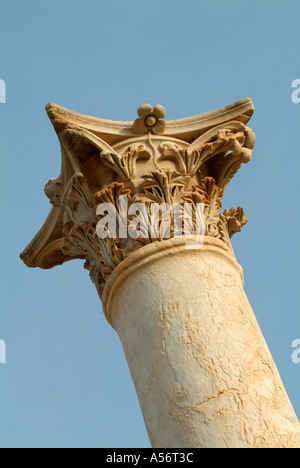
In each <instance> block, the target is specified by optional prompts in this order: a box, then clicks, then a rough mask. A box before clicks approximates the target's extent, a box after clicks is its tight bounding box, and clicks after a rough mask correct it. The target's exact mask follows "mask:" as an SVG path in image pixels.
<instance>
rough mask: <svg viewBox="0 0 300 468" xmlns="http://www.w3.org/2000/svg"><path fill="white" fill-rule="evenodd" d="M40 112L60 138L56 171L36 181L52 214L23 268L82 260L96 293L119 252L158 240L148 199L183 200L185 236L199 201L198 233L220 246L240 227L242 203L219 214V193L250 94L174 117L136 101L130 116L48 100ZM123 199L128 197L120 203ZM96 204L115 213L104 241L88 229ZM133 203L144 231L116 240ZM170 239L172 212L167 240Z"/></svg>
mask: <svg viewBox="0 0 300 468" xmlns="http://www.w3.org/2000/svg"><path fill="white" fill-rule="evenodd" d="M47 111H48V115H49V117H50V119H51V120H52V123H53V125H54V127H55V130H56V132H57V134H58V137H59V140H60V142H61V147H62V173H61V175H60V176H59V178H57V179H52V180H50V181H49V182H48V184H47V185H46V187H45V193H46V195H47V196H48V197H49V199H50V202H51V203H52V205H53V210H52V212H51V213H50V215H49V218H48V220H47V221H46V223H45V225H44V226H43V228H42V230H41V231H40V233H39V234H38V235H37V237H36V238H35V239H34V240H33V242H32V243H31V244H30V245H29V246H28V247H27V249H26V250H25V251H24V253H23V254H22V259H23V260H24V261H25V263H26V264H27V265H28V266H33V267H34V266H39V267H42V268H51V267H53V266H55V265H58V264H61V263H63V262H64V261H67V260H71V259H73V258H80V259H85V260H86V262H85V268H87V269H88V270H89V271H90V276H91V278H92V280H93V282H94V283H95V285H96V287H97V290H98V292H99V295H100V297H102V294H103V289H104V287H105V284H106V282H107V279H108V278H109V276H110V275H111V273H112V272H113V271H114V269H115V268H116V267H117V266H118V265H119V264H120V263H121V262H122V261H123V260H124V259H125V258H126V257H127V256H128V255H130V254H131V253H132V252H133V251H135V250H136V249H138V248H141V247H143V246H145V245H147V244H150V243H152V242H158V241H160V240H162V239H165V238H166V232H164V223H163V222H162V219H163V216H162V214H161V213H158V217H159V219H158V223H159V230H158V233H157V234H156V236H155V237H153V232H151V229H150V216H151V214H150V211H151V206H152V204H153V203H157V204H163V203H165V204H168V205H169V206H172V207H173V206H176V207H182V208H183V207H184V205H185V204H186V203H189V204H190V205H191V206H192V207H193V210H192V211H191V213H190V218H191V222H190V224H189V226H190V227H191V229H192V232H195V227H196V207H197V204H199V203H201V204H203V207H204V208H203V210H204V211H203V213H204V232H203V234H204V236H209V237H214V238H217V239H220V240H222V241H223V242H225V243H226V244H227V245H228V246H230V238H231V237H232V235H233V234H235V233H236V232H238V231H240V230H241V228H242V227H243V226H244V225H245V224H246V222H247V218H246V216H245V214H244V212H243V209H242V208H241V207H238V208H237V209H235V208H231V209H230V210H225V211H223V212H222V197H223V193H224V190H225V188H226V186H227V185H228V184H229V182H230V180H231V179H232V177H233V176H234V175H235V174H236V172H237V171H238V170H239V169H240V167H241V166H242V165H243V164H245V163H247V162H249V161H250V159H251V155H252V150H253V147H254V143H255V136H254V133H253V132H252V130H251V129H250V128H248V127H247V126H246V124H247V121H248V120H249V118H250V117H251V115H252V113H253V104H252V102H251V100H249V99H245V100H243V101H239V102H237V103H235V104H233V105H231V106H228V107H225V108H222V109H219V110H217V111H213V112H209V113H206V114H203V115H199V116H196V117H193V118H188V119H180V120H174V121H165V120H163V119H164V117H165V115H166V112H165V109H164V108H163V107H162V106H160V105H157V106H155V107H154V109H153V108H152V107H151V106H150V105H147V104H146V105H142V106H140V108H139V109H138V115H139V118H138V119H136V121H135V122H112V121H108V120H102V119H93V118H90V117H86V116H82V115H80V114H76V113H74V112H70V111H68V110H66V109H63V108H61V107H59V106H56V105H54V104H49V105H48V106H47ZM125 196H126V201H127V203H126V205H124V204H121V206H120V200H122V197H125ZM101 203H110V204H112V205H113V206H114V208H115V213H116V218H117V219H116V224H117V226H116V227H117V230H116V234H117V235H115V236H111V235H110V234H111V233H108V237H106V238H105V239H103V238H100V237H99V236H98V235H97V232H96V228H97V223H98V221H99V220H100V219H101V216H97V214H96V212H97V206H98V205H99V204H101ZM133 203H142V204H143V205H144V206H145V207H146V214H145V216H146V217H147V216H148V220H145V223H144V227H143V236H139V237H137V238H135V239H133V238H132V237H130V236H129V235H128V236H127V238H124V237H123V238H119V237H118V232H119V229H118V228H119V221H120V220H121V222H123V220H124V218H125V219H127V220H128V223H130V221H131V219H132V215H130V207H131V206H132V204H133ZM144 213H145V212H144ZM148 221H149V222H148ZM192 232H191V234H192ZM186 234H187V230H185V235H186ZM177 235H178V233H177V232H176V226H175V223H174V211H172V210H171V229H170V231H169V234H168V236H169V237H171V238H172V237H176V236H177Z"/></svg>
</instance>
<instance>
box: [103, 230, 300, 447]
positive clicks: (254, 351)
mask: <svg viewBox="0 0 300 468" xmlns="http://www.w3.org/2000/svg"><path fill="white" fill-rule="evenodd" d="M132 291H134V294H132V293H131V292H132ZM103 305H104V307H105V311H106V313H107V316H108V318H109V320H110V321H111V323H112V324H113V326H114V327H115V329H116V330H117V332H118V334H119V336H120V339H121V341H122V344H123V348H124V351H125V354H126V358H127V361H128V364H129V367H130V369H131V374H132V377H133V380H134V383H135V386H136V389H137V394H138V396H139V401H140V405H141V409H142V412H143V415H144V419H145V422H146V426H147V430H148V434H149V437H150V440H151V443H152V446H153V447H179V448H180V447H209V448H226V447H239V448H243V447H244V448H251V447H256V448H260V447H265V448H266V447H270V448H271V447H297V446H298V447H299V443H300V439H299V426H298V421H297V418H296V416H295V414H294V411H293V409H292V407H291V404H290V402H289V399H288V397H287V395H286V392H285V390H284V386H283V383H282V381H281V379H280V376H279V374H278V371H277V369H276V366H275V364H274V362H273V359H272V357H271V355H270V352H269V350H268V347H267V345H266V343H265V340H264V338H263V336H262V333H261V331H260V329H259V326H258V324H257V321H256V318H255V316H254V314H253V312H252V309H251V307H250V304H249V302H248V300H247V298H246V296H245V293H244V290H243V275H242V270H241V268H240V267H239V265H238V264H237V262H236V260H235V258H234V255H233V254H232V253H231V252H230V250H229V249H227V247H226V246H225V245H222V242H221V241H219V240H217V239H213V238H207V239H206V242H205V244H204V246H203V247H202V248H200V249H196V250H193V249H187V248H186V244H185V243H184V242H182V241H180V240H179V239H171V240H165V241H163V242H161V243H157V244H151V245H149V246H147V247H145V248H144V249H141V250H138V251H136V252H135V253H133V254H132V255H131V256H130V257H129V258H127V259H126V260H125V261H124V262H123V263H122V264H120V265H119V266H118V267H117V268H116V270H115V272H114V273H113V275H112V277H111V278H110V279H109V281H108V284H107V287H106V289H105V292H104V297H103Z"/></svg>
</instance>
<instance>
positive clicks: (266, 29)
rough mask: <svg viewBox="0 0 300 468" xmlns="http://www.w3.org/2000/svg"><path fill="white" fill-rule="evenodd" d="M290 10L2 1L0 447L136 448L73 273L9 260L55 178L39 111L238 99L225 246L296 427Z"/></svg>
mask: <svg viewBox="0 0 300 468" xmlns="http://www.w3.org/2000/svg"><path fill="white" fill-rule="evenodd" d="M299 24H300V2H299V0H295V1H291V0H284V1H283V0H282V1H277V0H260V1H256V0H251V1H243V0H239V1H230V0H227V1H224V0H219V1H216V0H210V1H203V0H184V1H183V0H181V1H178V0H160V1H157V0H152V1H151V2H150V1H144V0H138V1H137V0H107V1H104V0H50V1H48V0H35V1H34V0H19V1H17V0H0V44H1V46H0V53H1V56H0V79H4V80H5V81H6V85H7V103H6V104H0V151H1V159H0V164H1V184H0V194H1V221H2V223H1V231H0V236H1V237H0V238H1V247H2V253H1V266H0V268H1V270H0V271H1V289H0V304H1V315H0V339H3V340H5V341H6V344H7V364H6V365H0V410H1V415H0V446H1V447H12V448H14V447H36V448H37V447H149V446H150V445H149V440H148V436H147V433H146V430H145V427H144V422H143V418H142V415H141V412H140V409H139V405H138V401H137V397H136V394H135V390H134V387H133V384H132V382H131V377H130V374H129V370H128V367H127V364H126V361H125V358H124V355H123V351H122V348H121V345H120V343H119V339H118V336H117V335H116V333H115V332H114V330H112V329H111V328H110V326H109V325H108V324H107V322H106V321H105V318H104V316H103V313H102V308H101V303H100V302H99V299H98V296H97V293H96V289H95V288H94V286H93V284H92V282H91V281H90V279H89V276H88V273H87V272H86V271H85V270H84V269H83V262H81V261H73V262H70V263H67V264H65V265H64V266H62V267H57V268H55V269H53V270H50V271H42V270H30V269H28V268H26V267H25V266H24V265H23V264H22V262H21V261H20V260H19V257H18V256H19V253H20V252H21V251H22V250H23V249H24V247H25V246H26V245H27V243H28V242H29V241H30V240H31V239H32V238H33V236H34V235H35V234H36V232H37V230H38V229H39V228H40V227H41V225H42V223H43V221H44V219H45V218H46V216H47V214H48V212H49V210H50V205H49V202H48V199H47V198H46V196H45V195H44V192H43V189H44V185H45V183H46V182H47V181H48V180H49V179H50V178H53V177H56V176H58V175H59V173H60V149H59V144H58V140H57V137H56V135H55V133H54V131H53V129H52V126H51V123H50V121H49V120H48V118H47V116H46V113H45V111H44V106H45V105H46V104H47V103H48V102H51V101H52V102H56V103H57V104H60V105H62V106H64V107H68V108H70V109H72V110H74V111H77V112H81V113H83V114H88V115H93V116H96V117H103V118H109V119H116V120H134V119H135V118H136V110H137V108H138V106H139V105H140V104H141V103H144V102H149V103H150V104H152V105H155V104H158V103H159V104H162V105H164V106H165V107H166V109H167V119H176V118H181V117H188V116H191V115H195V114H199V113H202V112H206V111H209V110H213V109H216V108H219V107H221V106H224V105H227V104H230V103H232V102H234V101H237V100H239V99H242V98H244V97H247V96H249V97H251V98H252V99H253V101H254V104H255V107H256V112H255V116H254V117H253V119H252V120H251V123H250V126H251V127H252V128H253V129H254V131H255V133H256V135H257V143H256V148H255V151H254V156H253V160H252V162H251V163H250V164H249V165H248V166H245V167H244V168H242V170H241V171H240V172H239V174H238V175H237V176H236V178H235V179H234V180H233V181H232V183H231V185H230V186H229V187H228V189H227V193H226V196H225V198H224V208H230V207H231V206H233V205H234V206H237V205H242V206H243V208H244V209H245V212H246V214H247V216H248V219H249V223H248V225H247V226H246V227H245V228H244V230H243V232H242V233H240V234H237V235H236V238H235V239H234V241H233V246H234V249H235V253H236V256H237V258H238V260H239V262H240V263H241V265H242V266H243V268H244V271H245V289H246V293H247V295H248V297H249V300H250V302H251V304H252V306H253V308H254V311H255V313H256V316H257V318H258V321H259V323H260V326H261V328H262V330H263V333H264V335H265V338H266V340H267V342H268V345H269V347H270V349H271V352H272V354H273V356H274V359H275V361H276V364H277V366H278V368H279V371H280V373H281V376H282V378H283V381H284V383H285V385H286V388H287V391H288V393H289V396H290V398H291V400H292V402H293V405H294V407H295V410H296V412H297V414H298V417H299V416H300V393H299V388H300V364H298V365H296V364H293V363H292V360H291V354H292V348H291V343H292V341H293V340H295V339H300V316H299V232H300V216H299V171H300V158H299V156H300V155H299V134H300V104H298V105H297V104H293V103H292V100H291V94H292V88H291V84H292V81H293V80H294V79H297V78H300V61H299Z"/></svg>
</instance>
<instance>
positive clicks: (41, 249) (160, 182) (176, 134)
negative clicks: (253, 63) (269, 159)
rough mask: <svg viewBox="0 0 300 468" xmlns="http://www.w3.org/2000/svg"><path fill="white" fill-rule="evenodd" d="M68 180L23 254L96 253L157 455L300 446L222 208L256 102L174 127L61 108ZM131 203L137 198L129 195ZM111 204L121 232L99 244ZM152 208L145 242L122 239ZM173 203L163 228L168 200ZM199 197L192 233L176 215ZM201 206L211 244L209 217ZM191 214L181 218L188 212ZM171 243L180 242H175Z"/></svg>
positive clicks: (96, 271)
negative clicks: (159, 207) (136, 212)
mask: <svg viewBox="0 0 300 468" xmlns="http://www.w3.org/2000/svg"><path fill="white" fill-rule="evenodd" d="M47 112H48V115H49V117H50V119H51V121H52V123H53V125H54V128H55V130H56V132H57V135H58V137H59V140H60V143H61V148H62V172H61V175H60V176H59V177H58V178H57V179H51V180H50V181H49V183H48V184H47V185H46V187H45V193H46V195H47V196H48V197H49V199H50V202H51V203H52V205H53V208H52V211H51V213H50V215H49V217H48V219H47V221H46V222H45V224H44V225H43V227H42V229H41V231H40V232H39V233H38V234H37V236H36V237H35V239H34V240H33V241H32V243H31V244H30V245H29V246H28V247H27V248H26V249H25V251H24V252H23V254H22V256H21V257H22V259H23V260H24V261H25V263H26V264H27V265H28V266H30V267H41V268H52V267H54V266H55V265H59V264H62V263H63V262H65V261H68V260H72V259H73V258H81V259H85V260H86V262H85V267H86V268H87V269H88V270H89V272H90V276H91V279H92V280H93V282H94V284H95V286H96V288H97V290H98V293H99V296H100V298H101V299H102V302H103V309H104V313H105V315H106V317H107V320H108V321H109V322H110V323H111V325H112V326H113V327H114V328H115V329H116V331H117V332H118V334H119V336H120V339H121V342H122V344H123V347H124V351H125V354H126V358H127V361H128V364H129V368H130V371H131V374H132V377H133V380H134V383H135V386H136V390H137V394H138V397H139V401H140V405H141V409H142V412H143V415H144V419H145V423H146V426H147V429H148V433H149V437H150V440H151V442H152V444H153V446H154V447H170V448H173V447H174V448H175V447H300V426H299V422H298V420H297V417H296V415H295V413H294V410H293V408H292V406H291V403H290V401H289V399H288V396H287V394H286V391H285V389H284V386H283V384H282V381H281V379H280V377H279V374H278V371H277V369H276V366H275V364H274V362H273V359H272V357H271V355H270V352H269V350H268V347H267V345H266V343H265V340H264V338H263V336H262V333H261V331H260V329H259V326H258V324H257V321H256V319H255V316H254V314H253V312H252V309H251V307H250V305H249V302H248V300H247V298H246V296H245V293H244V289H243V274H242V269H241V267H240V266H239V265H238V264H237V262H236V259H235V256H234V253H233V251H232V247H231V243H230V238H231V237H232V235H233V234H235V233H236V232H239V231H240V230H241V229H242V227H243V225H244V224H245V223H246V222H247V218H246V216H245V214H244V211H243V209H242V208H241V207H238V208H237V209H235V208H234V207H233V208H230V209H229V210H226V209H225V210H224V211H222V197H223V193H224V190H225V188H226V186H227V185H228V183H229V182H230V180H231V179H232V177H233V176H234V175H235V174H236V172H237V171H238V170H239V169H240V167H241V166H242V165H243V164H245V163H248V162H249V161H250V159H251V156H252V151H253V147H254V143H255V136H254V133H253V132H252V130H251V129H250V128H248V127H247V126H246V125H247V122H248V121H249V119H250V117H251V115H252V113H253V104H252V102H251V100H250V99H244V100H242V101H239V102H237V103H234V104H232V105H230V106H227V107H225V108H222V109H218V110H216V111H213V112H208V113H206V114H202V115H199V116H195V117H191V118H186V119H179V120H173V121H165V120H164V118H165V115H166V112H165V109H164V108H163V107H162V106H160V105H158V106H155V108H152V107H151V106H149V105H147V104H146V105H142V106H140V108H139V110H138V119H136V120H135V121H134V122H113V121H108V120H104V119H95V118H92V117H87V116H83V115H80V114H77V113H74V112H71V111H69V110H67V109H63V108H61V107H59V106H57V105H55V104H49V105H48V106H47ZM125 197H126V204H123V200H124V198H125ZM103 203H109V204H110V206H112V211H113V212H114V213H115V215H116V225H115V228H113V229H112V228H111V227H109V228H108V230H107V234H108V236H107V237H106V238H101V237H99V228H98V227H99V224H100V223H102V222H103V219H104V214H103V213H102V212H101V213H100V212H99V211H98V208H97V207H98V206H99V205H100V204H103ZM135 203H140V204H141V206H143V207H144V208H145V209H144V210H142V215H141V216H142V218H143V221H144V222H143V224H141V227H140V231H139V232H140V233H141V234H143V235H141V236H138V237H136V238H133V237H132V236H131V237H130V236H129V235H126V236H122V235H121V234H120V229H122V228H123V229H124V219H126V220H127V221H126V223H125V230H126V229H127V227H128V225H129V228H130V225H131V223H132V221H133V219H134V216H133V212H132V208H133V207H134V204H135ZM163 203H164V204H167V205H168V206H173V207H177V208H173V209H172V210H171V215H170V220H171V228H170V232H169V235H166V229H165V224H164V221H165V214H163V213H161V212H159V213H158V214H157V218H156V220H157V226H158V231H157V233H154V232H153V230H152V229H151V226H150V224H151V223H150V221H151V219H152V218H151V216H152V208H153V206H154V204H163ZM186 203H189V204H190V206H191V207H192V208H193V210H192V211H190V212H189V214H188V216H187V218H184V221H183V225H184V228H185V231H184V236H181V237H180V235H179V234H180V233H179V232H178V225H177V224H176V222H175V219H178V218H176V210H177V209H178V207H179V208H180V209H181V208H182V207H184V206H185V204H186ZM200 205H201V207H202V208H203V209H202V211H201V227H202V231H201V236H199V235H198V236H196V237H195V236H194V234H195V230H196V229H197V227H198V218H197V209H198V207H199V206H200ZM177 214H178V213H177ZM168 237H169V238H168Z"/></svg>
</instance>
